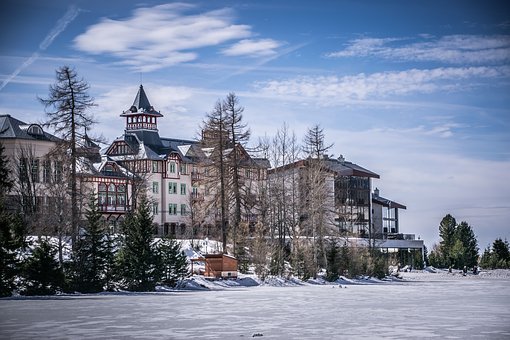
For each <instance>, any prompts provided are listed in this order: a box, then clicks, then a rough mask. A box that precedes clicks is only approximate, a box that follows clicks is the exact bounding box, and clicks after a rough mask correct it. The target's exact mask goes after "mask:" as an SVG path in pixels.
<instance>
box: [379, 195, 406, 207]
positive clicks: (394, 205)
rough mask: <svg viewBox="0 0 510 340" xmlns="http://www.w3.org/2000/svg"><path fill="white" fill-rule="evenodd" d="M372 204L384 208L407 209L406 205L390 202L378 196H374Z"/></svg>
mask: <svg viewBox="0 0 510 340" xmlns="http://www.w3.org/2000/svg"><path fill="white" fill-rule="evenodd" d="M372 203H377V204H380V205H382V206H383V207H388V208H398V209H407V208H406V206H405V205H402V204H400V203H397V202H394V201H392V200H389V199H387V198H384V197H381V196H378V195H377V196H376V195H372Z"/></svg>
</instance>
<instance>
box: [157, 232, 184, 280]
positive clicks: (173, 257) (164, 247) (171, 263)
mask: <svg viewBox="0 0 510 340" xmlns="http://www.w3.org/2000/svg"><path fill="white" fill-rule="evenodd" d="M157 251H158V257H159V259H158V260H159V264H158V270H160V271H161V274H160V276H161V282H162V283H163V284H166V285H169V286H175V284H176V283H177V282H178V281H179V280H181V279H183V278H185V277H187V276H188V275H189V269H188V260H187V258H186V254H185V253H184V251H182V250H181V245H180V244H179V243H178V242H177V241H176V240H175V239H173V238H171V237H164V238H162V239H161V241H160V242H159V243H158V245H157Z"/></svg>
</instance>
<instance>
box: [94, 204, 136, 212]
mask: <svg viewBox="0 0 510 340" xmlns="http://www.w3.org/2000/svg"><path fill="white" fill-rule="evenodd" d="M129 208H130V207H129V206H128V205H108V204H99V205H98V206H97V210H99V211H100V212H117V213H125V212H127V211H129Z"/></svg>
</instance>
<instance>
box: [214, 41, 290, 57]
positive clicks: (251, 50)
mask: <svg viewBox="0 0 510 340" xmlns="http://www.w3.org/2000/svg"><path fill="white" fill-rule="evenodd" d="M281 45H282V43H280V42H278V41H276V40H273V39H260V40H250V39H243V40H241V41H239V42H237V43H236V44H234V45H232V46H230V47H229V48H226V49H223V51H222V54H224V55H226V56H249V57H260V56H262V57H267V56H271V55H275V54H276V51H275V49H277V48H278V47H280V46H281Z"/></svg>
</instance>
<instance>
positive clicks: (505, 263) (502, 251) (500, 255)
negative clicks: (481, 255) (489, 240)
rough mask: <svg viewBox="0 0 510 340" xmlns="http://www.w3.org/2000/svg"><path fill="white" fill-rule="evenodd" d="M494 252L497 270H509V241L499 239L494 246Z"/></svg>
mask: <svg viewBox="0 0 510 340" xmlns="http://www.w3.org/2000/svg"><path fill="white" fill-rule="evenodd" d="M492 250H493V252H494V257H495V261H496V266H497V268H509V267H510V250H509V246H508V241H507V240H505V241H503V240H502V239H501V238H498V239H496V240H495V241H494V243H493V244H492Z"/></svg>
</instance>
